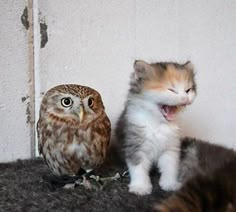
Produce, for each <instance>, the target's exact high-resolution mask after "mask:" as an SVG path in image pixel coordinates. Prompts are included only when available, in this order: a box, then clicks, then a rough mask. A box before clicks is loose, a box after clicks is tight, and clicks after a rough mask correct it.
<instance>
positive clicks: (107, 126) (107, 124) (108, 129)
mask: <svg viewBox="0 0 236 212" xmlns="http://www.w3.org/2000/svg"><path fill="white" fill-rule="evenodd" d="M104 127H105V134H106V135H105V136H106V137H108V138H109V139H108V140H109V142H108V144H107V146H108V145H109V143H110V138H111V122H110V120H109V118H108V117H107V116H105V118H104Z"/></svg>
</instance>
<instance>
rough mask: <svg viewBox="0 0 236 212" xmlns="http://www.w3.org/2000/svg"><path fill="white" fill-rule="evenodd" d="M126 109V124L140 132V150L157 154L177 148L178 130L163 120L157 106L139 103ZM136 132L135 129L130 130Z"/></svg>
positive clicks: (173, 124)
mask: <svg viewBox="0 0 236 212" xmlns="http://www.w3.org/2000/svg"><path fill="white" fill-rule="evenodd" d="M135 103H136V104H130V105H129V107H128V109H127V119H128V122H129V123H131V124H132V125H133V126H137V128H139V129H140V130H141V131H142V132H141V136H143V143H142V145H141V149H142V150H143V151H145V152H153V153H154V154H158V153H160V152H162V151H164V150H166V149H170V148H178V147H179V129H178V127H177V125H176V124H175V123H174V122H168V121H166V120H165V119H164V118H163V115H162V114H161V112H160V111H159V108H158V106H156V105H153V104H149V103H147V102H142V101H139V102H138V103H139V104H137V102H135ZM131 130H137V129H135V128H134V129H131Z"/></svg>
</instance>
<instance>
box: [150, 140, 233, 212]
mask: <svg viewBox="0 0 236 212" xmlns="http://www.w3.org/2000/svg"><path fill="white" fill-rule="evenodd" d="M181 147H182V148H181V149H182V153H181V162H180V167H181V169H180V173H181V175H180V176H181V178H182V179H184V181H186V183H185V184H184V185H183V187H182V188H181V189H180V190H179V191H177V192H176V193H175V194H173V195H172V196H170V197H169V198H168V199H167V200H164V201H163V202H162V203H161V204H159V205H156V206H155V208H154V210H153V211H161V212H168V211H196V212H198V211H199V212H200V211H212V212H213V211H219V212H220V211H222V212H223V211H228V212H230V211H236V183H235V179H236V168H235V167H236V152H234V151H233V150H230V149H226V148H224V147H221V146H218V145H213V144H209V143H205V142H202V141H197V140H195V139H190V138H185V139H184V140H183V141H182V145H181Z"/></svg>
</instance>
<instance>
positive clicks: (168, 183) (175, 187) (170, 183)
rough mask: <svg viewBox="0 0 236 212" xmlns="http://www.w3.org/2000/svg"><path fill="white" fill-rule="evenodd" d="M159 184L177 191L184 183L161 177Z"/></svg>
mask: <svg viewBox="0 0 236 212" xmlns="http://www.w3.org/2000/svg"><path fill="white" fill-rule="evenodd" d="M159 185H160V186H161V188H162V189H163V190H165V191H175V190H178V189H179V188H180V187H181V185H182V184H181V183H180V182H178V181H174V180H172V181H171V180H168V179H166V178H162V177H161V179H160V181H159Z"/></svg>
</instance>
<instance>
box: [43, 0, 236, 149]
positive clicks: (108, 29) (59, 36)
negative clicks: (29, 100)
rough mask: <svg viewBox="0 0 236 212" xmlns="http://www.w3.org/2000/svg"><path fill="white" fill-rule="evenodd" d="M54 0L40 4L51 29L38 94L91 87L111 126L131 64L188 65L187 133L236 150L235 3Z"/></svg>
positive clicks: (120, 105) (184, 119) (183, 118)
mask: <svg viewBox="0 0 236 212" xmlns="http://www.w3.org/2000/svg"><path fill="white" fill-rule="evenodd" d="M57 2H58V1H56V0H51V1H40V3H39V8H40V12H41V16H42V18H43V19H45V20H46V22H47V26H48V43H47V44H46V45H45V47H44V48H42V49H41V51H40V66H41V69H40V71H41V75H40V76H41V79H40V83H41V92H44V91H45V90H47V89H48V88H50V87H52V86H54V85H56V84H60V83H79V84H84V85H89V86H92V87H94V88H96V89H98V90H99V91H100V92H101V94H102V96H103V99H104V101H105V106H106V109H107V111H108V114H109V116H110V118H111V120H112V123H113V126H114V123H115V122H116V119H117V116H118V114H119V113H120V112H121V110H122V108H123V102H124V100H125V96H126V92H127V89H128V81H129V75H130V72H131V71H132V65H133V61H134V59H145V60H147V61H149V62H152V61H153V62H154V61H159V60H163V61H167V60H174V61H180V62H184V61H186V60H189V59H190V60H192V62H193V63H194V64H195V67H196V71H197V75H196V79H197V83H198V96H197V98H196V101H195V102H194V104H193V105H192V106H191V107H189V108H188V109H187V110H186V112H185V113H183V114H182V116H181V118H180V124H181V126H182V129H183V134H184V135H189V136H196V137H198V138H202V139H206V140H210V141H211V142H216V143H222V144H225V145H228V146H234V147H235V148H236V144H235V137H236V131H235V126H236V119H235V115H236V112H235V111H236V95H235V90H236V83H235V80H236V70H235V69H236V68H235V67H236V60H235V55H236V40H235V37H236V27H235V26H236V13H235V11H236V1H221V0H209V1H204V0H201V1H199V0H194V1H187V0H183V1H177V0H152V1H145V0H143V1H142V0H141V1H135V0H128V1H121V0H118V1H117V0H109V1H108V0H101V1H92V0H88V1H82V0H80V1H78V0H73V1H70V3H68V2H67V1H62V0H61V1H60V3H57Z"/></svg>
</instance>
